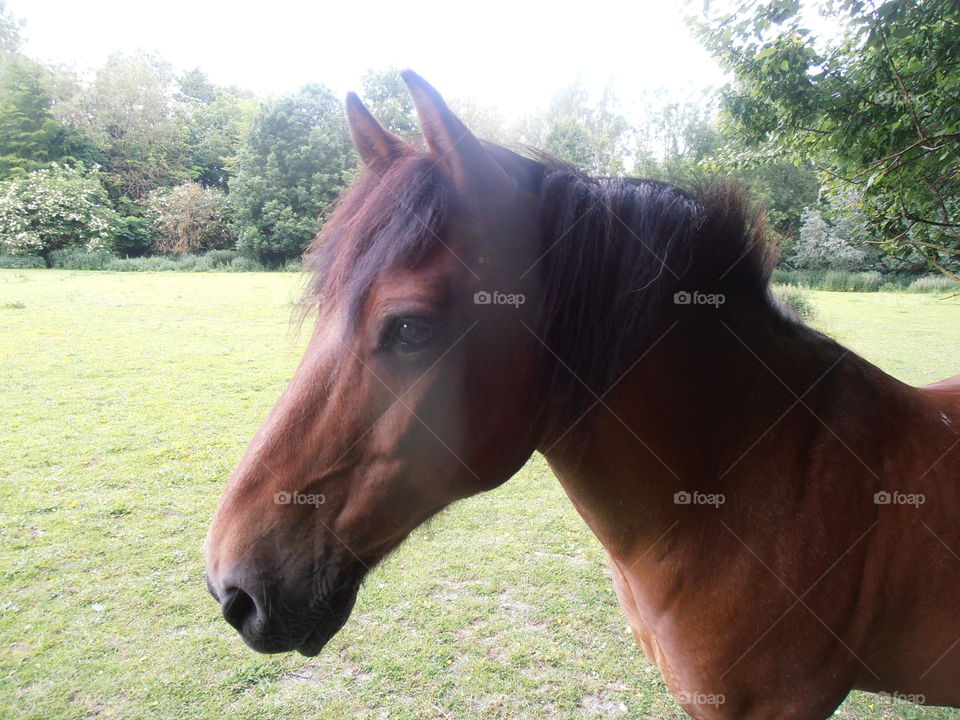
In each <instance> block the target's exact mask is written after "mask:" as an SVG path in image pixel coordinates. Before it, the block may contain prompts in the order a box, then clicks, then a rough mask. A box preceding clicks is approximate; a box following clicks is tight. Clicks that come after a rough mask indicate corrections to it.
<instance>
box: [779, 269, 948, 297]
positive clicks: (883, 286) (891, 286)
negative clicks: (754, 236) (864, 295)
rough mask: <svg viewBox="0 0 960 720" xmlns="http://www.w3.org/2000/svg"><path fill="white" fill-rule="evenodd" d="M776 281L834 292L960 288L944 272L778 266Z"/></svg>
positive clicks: (782, 284)
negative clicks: (919, 274)
mask: <svg viewBox="0 0 960 720" xmlns="http://www.w3.org/2000/svg"><path fill="white" fill-rule="evenodd" d="M772 282H773V284H774V285H775V286H786V285H790V286H794V287H801V288H808V289H811V290H830V291H834V292H877V291H880V292H887V291H891V292H892V291H909V292H926V291H935V292H940V291H947V290H950V289H951V288H952V289H954V290H956V289H960V287H958V283H957V282H956V281H955V280H952V279H951V278H948V277H945V276H944V275H942V274H938V275H926V276H924V277H917V276H916V275H913V274H911V275H906V274H897V273H888V274H883V273H880V272H876V271H870V272H846V271H843V270H788V269H785V268H777V269H775V270H774V271H773V278H772Z"/></svg>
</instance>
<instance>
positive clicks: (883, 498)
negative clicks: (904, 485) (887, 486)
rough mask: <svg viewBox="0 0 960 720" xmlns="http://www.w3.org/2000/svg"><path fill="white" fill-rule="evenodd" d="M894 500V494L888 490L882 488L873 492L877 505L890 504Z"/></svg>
mask: <svg viewBox="0 0 960 720" xmlns="http://www.w3.org/2000/svg"><path fill="white" fill-rule="evenodd" d="M892 501H893V496H892V495H891V494H890V493H888V492H887V491H886V490H880V491H879V492H876V493H874V494H873V502H874V503H876V504H877V505H889V504H890V503H891V502H892Z"/></svg>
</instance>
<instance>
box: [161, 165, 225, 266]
mask: <svg viewBox="0 0 960 720" xmlns="http://www.w3.org/2000/svg"><path fill="white" fill-rule="evenodd" d="M230 213H231V208H230V205H229V204H228V202H227V196H226V195H224V193H223V192H221V191H220V190H216V189H214V188H205V187H203V186H202V185H199V184H198V183H194V182H187V183H183V184H182V185H177V186H176V187H173V188H170V189H167V188H160V189H158V190H155V191H153V192H152V193H151V194H150V196H149V197H148V198H147V216H148V217H149V218H150V219H151V220H152V221H153V228H154V231H155V233H156V241H155V248H156V250H157V251H158V252H160V253H164V254H171V253H172V254H176V255H182V254H184V253H193V252H197V251H198V250H219V249H224V248H227V247H230V246H231V245H233V244H234V241H235V237H234V235H233V232H232V231H231V229H230Z"/></svg>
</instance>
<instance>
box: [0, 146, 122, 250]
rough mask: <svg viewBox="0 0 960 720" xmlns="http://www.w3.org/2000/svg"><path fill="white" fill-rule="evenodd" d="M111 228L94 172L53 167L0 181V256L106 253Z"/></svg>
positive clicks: (109, 213)
mask: <svg viewBox="0 0 960 720" xmlns="http://www.w3.org/2000/svg"><path fill="white" fill-rule="evenodd" d="M116 230H117V214H116V213H115V212H114V211H113V209H112V208H111V207H110V201H109V199H108V198H107V194H106V192H105V190H104V189H103V186H102V185H101V184H100V181H99V179H98V177H97V172H96V171H94V172H89V173H85V172H84V171H83V170H82V169H80V168H69V167H62V166H59V165H52V166H51V167H48V168H43V169H41V170H34V171H33V172H30V173H27V174H25V175H23V176H21V177H14V178H11V179H9V180H5V181H3V182H2V183H0V252H3V253H6V254H10V255H25V254H39V255H41V256H42V257H44V258H45V259H46V258H48V257H49V255H50V253H51V252H52V251H53V250H61V249H63V248H82V249H84V250H110V249H112V244H113V238H114V235H115V234H116Z"/></svg>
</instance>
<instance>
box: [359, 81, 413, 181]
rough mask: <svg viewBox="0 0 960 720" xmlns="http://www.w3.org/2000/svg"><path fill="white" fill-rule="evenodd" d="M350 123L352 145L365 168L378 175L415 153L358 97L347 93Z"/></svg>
mask: <svg viewBox="0 0 960 720" xmlns="http://www.w3.org/2000/svg"><path fill="white" fill-rule="evenodd" d="M347 122H348V123H349V124H350V134H351V135H353V144H354V145H356V147H357V152H358V153H359V154H360V159H361V160H363V164H364V165H366V166H367V167H368V168H370V169H371V170H373V171H374V172H376V173H381V172H383V171H384V170H386V169H387V168H388V167H390V165H392V164H393V161H394V160H396V159H397V158H399V157H401V156H402V155H405V154H406V153H408V152H411V151H412V148H411V147H410V146H409V145H408V144H407V143H406V142H404V141H403V140H401V139H400V138H398V137H397V136H396V135H394V134H393V133H392V132H390V131H389V130H387V129H386V128H385V127H383V125H381V124H380V123H379V122H377V119H376V118H375V117H374V116H373V115H371V114H370V111H369V110H367V108H366V106H365V105H364V104H363V102H362V101H361V100H360V98H359V96H358V95H357V94H356V93H352V92H351V93H347Z"/></svg>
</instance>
